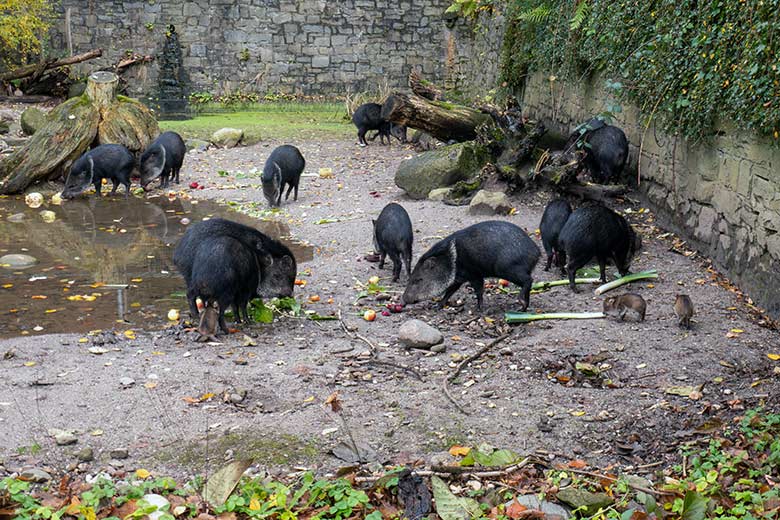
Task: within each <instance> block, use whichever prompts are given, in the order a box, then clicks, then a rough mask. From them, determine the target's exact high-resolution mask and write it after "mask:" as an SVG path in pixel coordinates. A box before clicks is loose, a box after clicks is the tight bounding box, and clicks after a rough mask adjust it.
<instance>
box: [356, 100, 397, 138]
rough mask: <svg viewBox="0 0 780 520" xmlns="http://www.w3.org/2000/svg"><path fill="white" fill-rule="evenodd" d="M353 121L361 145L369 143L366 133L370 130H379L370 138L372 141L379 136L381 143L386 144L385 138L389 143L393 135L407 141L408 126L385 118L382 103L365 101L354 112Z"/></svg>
mask: <svg viewBox="0 0 780 520" xmlns="http://www.w3.org/2000/svg"><path fill="white" fill-rule="evenodd" d="M352 122H353V123H354V124H355V126H356V127H357V129H358V143H360V146H367V145H368V143H367V142H366V133H367V132H368V131H369V130H376V131H377V133H376V134H375V135H374V137H371V138H369V140H370V141H373V140H374V139H376V138H377V136H379V142H380V143H382V144H384V143H385V138H387V144H390V136H391V135H392V136H393V137H395V138H396V139H398V140H399V141H400V142H402V143H405V142H406V127H405V126H403V125H396V124H393V123H391V122H390V121H387V120H386V119H383V118H382V105H380V104H379V103H365V104H363V105H360V106H359V107H357V109H355V112H354V113H353V114H352Z"/></svg>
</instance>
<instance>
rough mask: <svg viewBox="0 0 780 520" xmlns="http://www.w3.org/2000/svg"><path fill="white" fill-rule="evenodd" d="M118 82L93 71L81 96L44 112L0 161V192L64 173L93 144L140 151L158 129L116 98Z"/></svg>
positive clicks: (137, 108) (130, 102)
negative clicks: (42, 122)
mask: <svg viewBox="0 0 780 520" xmlns="http://www.w3.org/2000/svg"><path fill="white" fill-rule="evenodd" d="M118 81H119V78H118V77H117V75H116V74H114V73H111V72H97V73H94V74H92V75H90V76H89V78H88V80H87V89H86V91H85V92H84V94H83V95H81V96H79V97H75V98H73V99H69V100H68V101H65V102H64V103H62V104H60V105H59V106H57V107H56V108H55V109H54V110H52V111H51V112H49V114H48V115H47V116H46V124H45V125H44V126H43V127H42V128H41V129H40V130H38V131H37V132H35V135H33V136H32V137H31V138H30V140H29V141H28V142H27V144H25V145H24V146H23V147H21V148H19V149H18V150H16V151H15V152H14V153H12V154H11V155H10V156H8V157H7V158H5V159H4V160H3V161H1V162H0V194H11V193H19V192H21V191H23V190H24V189H25V188H27V187H28V186H29V185H30V184H33V183H35V182H39V181H45V180H51V179H56V178H58V177H60V176H62V175H64V174H67V172H68V170H69V169H70V165H71V164H72V163H73V161H75V160H76V159H77V158H79V157H80V156H81V154H83V153H84V152H86V151H87V150H88V149H89V148H90V147H91V146H93V145H98V144H108V143H115V144H121V145H124V146H126V147H127V148H128V149H129V150H130V151H131V152H133V153H136V154H138V153H140V152H142V151H143V150H144V149H145V148H146V147H147V146H148V145H149V143H150V142H151V141H152V140H153V139H154V138H155V137H157V134H159V132H160V130H159V128H158V126H157V120H156V119H155V117H154V114H153V113H152V111H151V110H149V109H148V108H146V107H145V106H144V105H142V104H141V103H139V102H138V101H136V100H134V99H129V98H126V97H123V96H119V97H117V96H116V86H117V83H118Z"/></svg>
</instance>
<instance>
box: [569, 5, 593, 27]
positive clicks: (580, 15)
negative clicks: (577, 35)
mask: <svg viewBox="0 0 780 520" xmlns="http://www.w3.org/2000/svg"><path fill="white" fill-rule="evenodd" d="M588 14H590V2H589V0H580V1H579V3H578V4H577V7H576V8H575V9H574V16H572V17H571V20H569V29H570V30H571V31H576V30H578V29H579V28H580V27H582V24H583V23H584V22H585V20H586V19H587V18H588Z"/></svg>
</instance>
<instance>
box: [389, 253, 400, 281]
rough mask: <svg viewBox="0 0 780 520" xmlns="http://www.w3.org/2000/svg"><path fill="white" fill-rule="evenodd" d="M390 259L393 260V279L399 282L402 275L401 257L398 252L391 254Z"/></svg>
mask: <svg viewBox="0 0 780 520" xmlns="http://www.w3.org/2000/svg"><path fill="white" fill-rule="evenodd" d="M390 260H392V261H393V281H394V282H397V281H398V278H399V277H400V276H401V257H400V256H399V255H398V254H397V253H396V254H395V255H392V254H391V255H390Z"/></svg>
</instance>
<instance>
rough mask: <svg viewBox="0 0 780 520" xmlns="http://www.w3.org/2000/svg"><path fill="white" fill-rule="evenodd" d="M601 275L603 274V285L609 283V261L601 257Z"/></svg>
mask: <svg viewBox="0 0 780 520" xmlns="http://www.w3.org/2000/svg"><path fill="white" fill-rule="evenodd" d="M599 273H600V274H601V283H607V259H606V258H604V257H603V256H600V257H599Z"/></svg>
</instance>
